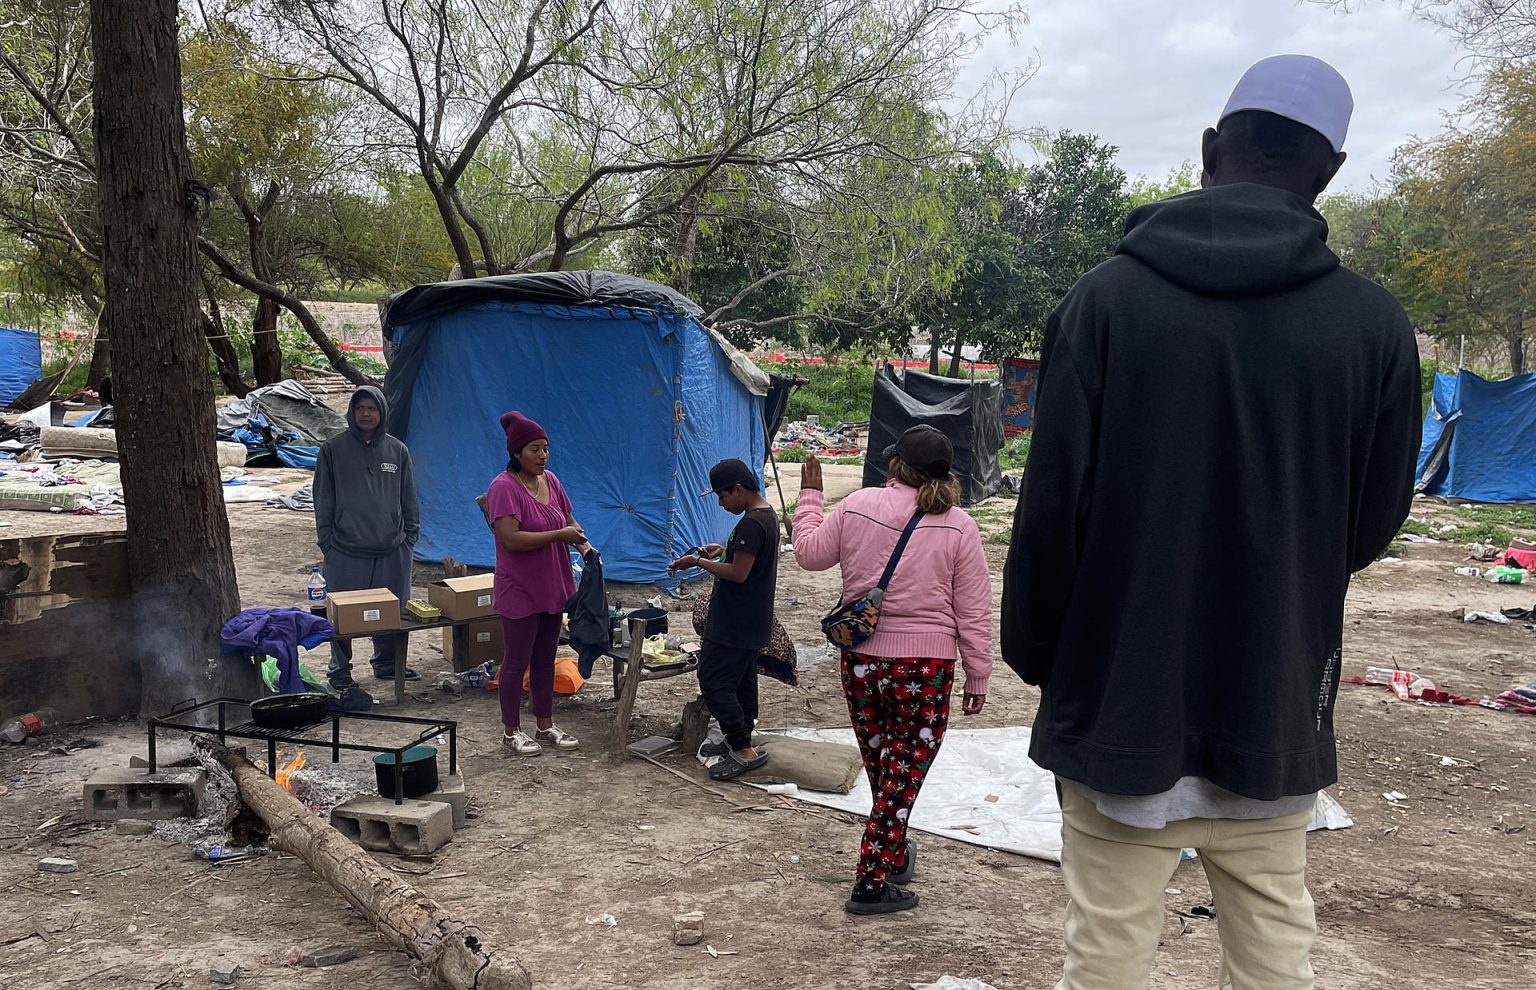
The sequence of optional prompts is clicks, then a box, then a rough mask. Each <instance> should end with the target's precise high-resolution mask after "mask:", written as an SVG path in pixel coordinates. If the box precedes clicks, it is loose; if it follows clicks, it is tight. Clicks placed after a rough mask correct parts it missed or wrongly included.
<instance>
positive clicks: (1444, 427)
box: [1417, 369, 1536, 502]
mask: <svg viewBox="0 0 1536 990" xmlns="http://www.w3.org/2000/svg"><path fill="white" fill-rule="evenodd" d="M1417 488H1418V490H1419V491H1422V492H1425V493H1427V494H1430V495H1439V496H1442V497H1444V498H1458V499H1466V500H1467V501H1469V502H1536V374H1531V375H1517V376H1515V377H1514V378H1508V379H1505V380H1504V381H1499V382H1491V381H1488V380H1487V379H1484V378H1479V377H1478V376H1477V375H1474V374H1473V373H1472V372H1470V371H1467V370H1465V369H1463V370H1462V371H1461V373H1460V374H1456V375H1451V374H1446V373H1444V372H1442V373H1440V374H1437V375H1436V376H1435V387H1434V395H1433V399H1432V401H1431V403H1430V407H1429V411H1428V413H1427V414H1426V415H1425V417H1424V443H1423V446H1422V447H1421V448H1420V449H1419V465H1418V484H1417Z"/></svg>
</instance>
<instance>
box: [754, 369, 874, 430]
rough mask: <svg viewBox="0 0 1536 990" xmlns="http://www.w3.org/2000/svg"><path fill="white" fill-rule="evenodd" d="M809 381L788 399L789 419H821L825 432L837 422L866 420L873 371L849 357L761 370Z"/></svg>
mask: <svg viewBox="0 0 1536 990" xmlns="http://www.w3.org/2000/svg"><path fill="white" fill-rule="evenodd" d="M765 370H772V371H776V372H779V373H780V374H784V375H793V376H796V377H799V378H806V379H809V380H810V384H808V385H802V386H800V387H799V388H797V389H795V392H794V394H793V395H791V396H790V397H789V418H790V420H792V421H793V420H801V419H805V418H807V417H809V416H817V417H819V418H820V419H821V425H822V427H823V428H825V429H832V428H833V427H836V426H837V425H838V424H839V423H862V422H865V421H866V420H868V419H869V394H870V391H871V389H873V387H874V382H875V368H874V366H873V365H871V364H867V363H865V362H863V361H859V360H856V359H852V358H846V359H841V360H839V359H837V358H828V360H827V363H825V364H786V365H783V366H782V367H777V368H771V369H765Z"/></svg>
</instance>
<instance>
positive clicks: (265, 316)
mask: <svg viewBox="0 0 1536 990" xmlns="http://www.w3.org/2000/svg"><path fill="white" fill-rule="evenodd" d="M228 188H229V193H230V198H232V199H233V200H234V201H235V205H236V206H238V207H239V208H240V215H241V217H243V218H244V219H245V231H246V243H247V244H248V245H249V248H250V254H251V274H252V275H254V276H256V278H258V279H260V280H261V281H263V282H266V283H269V284H275V280H274V279H273V278H272V263H271V261H270V258H269V256H268V253H267V227H266V221H267V214H268V213H270V212H271V210H272V207H273V206H274V205H276V203H277V197H278V194H279V192H280V191H281V187H280V186H278V184H277V183H276V182H269V183H268V186H267V192H266V195H265V196H263V197H262V200H261V203H260V204H259V205H257V206H254V207H253V206H252V205H251V202H250V198H249V197H248V196H246V195H245V190H244V189H242V188H240V187H239V186H235V185H231V186H229V187H228ZM277 315H278V306H277V303H276V302H275V301H274V300H272V299H269V298H267V297H266V296H257V297H256V315H255V317H254V319H253V320H252V321H251V371H252V373H253V374H255V376H256V384H257V385H271V384H272V383H273V382H280V381H282V380H283V349H282V347H281V346H279V344H278V342H277Z"/></svg>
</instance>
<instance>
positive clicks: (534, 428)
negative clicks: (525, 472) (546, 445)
mask: <svg viewBox="0 0 1536 990" xmlns="http://www.w3.org/2000/svg"><path fill="white" fill-rule="evenodd" d="M501 428H502V429H503V430H506V431H507V456H508V457H516V456H517V455H518V452H519V451H521V450H522V449H523V448H524V447H526V446H528V445H529V444H530V443H533V442H534V441H535V440H548V439H549V434H548V433H545V432H544V427H542V426H540V425H539V424H538V423H535V422H534V421H533V420H531V419H529V418H528V417H527V416H524V415H523V414H522V413H520V412H517V411H515V410H514V411H513V412H508V413H502V414H501Z"/></svg>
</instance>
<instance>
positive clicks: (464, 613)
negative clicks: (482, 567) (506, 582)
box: [427, 574, 496, 619]
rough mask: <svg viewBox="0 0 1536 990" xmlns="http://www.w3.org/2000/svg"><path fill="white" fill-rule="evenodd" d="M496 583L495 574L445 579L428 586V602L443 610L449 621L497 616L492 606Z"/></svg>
mask: <svg viewBox="0 0 1536 990" xmlns="http://www.w3.org/2000/svg"><path fill="white" fill-rule="evenodd" d="M495 583H496V575H495V574H475V575H473V576H471V577H456V578H443V579H442V580H441V581H434V582H432V583H431V584H429V585H427V601H429V602H431V603H432V604H433V605H436V606H437V607H438V608H440V609H442V610H443V616H444V617H445V618H449V619H479V618H483V617H485V616H488V615H495V614H496V609H495V607H494V606H492V605H491V588H492V587H493V586H494V585H495Z"/></svg>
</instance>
